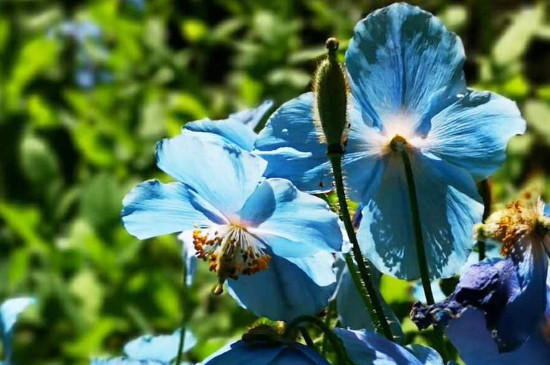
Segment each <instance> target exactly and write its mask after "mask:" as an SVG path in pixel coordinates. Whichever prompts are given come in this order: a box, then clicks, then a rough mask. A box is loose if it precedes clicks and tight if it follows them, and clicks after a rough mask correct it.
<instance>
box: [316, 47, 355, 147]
mask: <svg viewBox="0 0 550 365" xmlns="http://www.w3.org/2000/svg"><path fill="white" fill-rule="evenodd" d="M326 47H327V49H328V57H327V58H326V59H324V60H323V61H322V62H321V64H320V65H319V67H318V68H317V71H316V73H315V81H314V89H313V92H314V95H315V104H314V114H315V118H314V120H315V124H316V125H317V127H318V128H321V130H322V131H323V141H322V142H326V143H327V144H328V149H327V152H328V153H340V154H341V153H343V145H344V144H345V139H346V137H347V136H346V134H345V130H346V125H347V109H348V94H349V88H348V83H347V79H346V74H345V70H344V68H343V66H342V65H341V64H340V63H339V62H338V61H337V60H336V51H337V50H338V40H336V39H335V38H329V39H328V40H327V42H326Z"/></svg>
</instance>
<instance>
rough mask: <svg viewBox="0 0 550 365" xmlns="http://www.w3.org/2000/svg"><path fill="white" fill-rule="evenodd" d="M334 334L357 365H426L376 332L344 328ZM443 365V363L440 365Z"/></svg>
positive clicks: (335, 330) (336, 330)
mask: <svg viewBox="0 0 550 365" xmlns="http://www.w3.org/2000/svg"><path fill="white" fill-rule="evenodd" d="M334 332H335V333H336V335H337V336H338V337H339V338H340V339H341V340H342V342H343V344H344V347H345V348H346V351H347V353H348V355H349V357H350V359H351V360H352V361H353V362H354V363H355V364H356V365H421V364H424V363H423V362H421V361H420V360H418V359H417V358H416V357H415V356H414V355H413V354H412V353H411V352H409V351H408V350H407V349H405V348H404V347H401V346H399V345H398V344H396V343H395V342H391V341H389V340H387V339H385V338H383V337H381V336H379V335H377V334H376V333H374V332H368V331H352V330H345V329H342V328H335V329H334ZM435 364H436V363H434V365H435ZM442 364H443V362H441V363H440V364H438V365H442ZM430 365H431V364H430Z"/></svg>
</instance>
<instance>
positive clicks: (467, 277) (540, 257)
mask: <svg viewBox="0 0 550 365" xmlns="http://www.w3.org/2000/svg"><path fill="white" fill-rule="evenodd" d="M549 222H550V220H549V218H547V217H546V216H545V215H544V204H543V203H542V201H540V200H539V201H538V202H537V203H536V204H535V205H534V206H533V207H529V206H526V205H524V204H522V203H519V202H516V203H513V204H510V205H508V206H507V207H506V209H504V210H502V211H498V212H496V213H493V214H492V215H491V216H489V218H488V219H487V221H486V223H485V224H483V225H480V226H479V227H478V235H479V236H480V237H479V238H483V239H486V240H487V239H492V240H498V241H500V242H501V243H502V253H503V254H505V255H506V259H488V260H484V261H482V262H480V263H479V264H476V265H473V266H471V267H470V268H469V269H468V271H467V272H466V273H465V274H464V275H463V276H462V277H461V279H460V282H459V284H458V285H457V287H456V288H455V291H454V292H453V294H452V295H451V296H450V297H449V298H447V299H446V300H445V301H443V302H442V303H440V304H436V305H435V306H429V307H421V306H420V305H419V304H417V305H416V306H415V308H414V310H413V319H414V320H415V322H416V323H417V325H419V327H420V328H424V327H426V326H428V325H429V324H431V323H432V322H437V323H441V324H443V325H445V324H447V322H448V321H450V320H452V319H455V318H460V317H461V316H462V315H463V313H464V312H465V311H466V310H467V309H469V308H474V309H478V310H481V312H482V313H483V314H484V315H485V322H486V327H487V331H488V332H489V333H490V335H491V337H492V338H493V340H494V341H495V345H494V346H491V348H492V347H495V348H497V347H498V351H500V352H510V351H513V350H516V349H517V348H518V347H520V346H521V345H522V344H523V343H525V342H526V341H527V340H528V339H529V338H530V337H532V336H533V334H534V333H536V331H537V330H538V328H539V326H540V323H541V321H542V320H543V318H544V313H545V309H546V307H547V295H546V292H547V287H546V278H547V274H548V247H549V237H548V232H549V230H548V227H550V225H549Z"/></svg>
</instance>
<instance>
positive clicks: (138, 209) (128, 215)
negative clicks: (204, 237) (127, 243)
mask: <svg viewBox="0 0 550 365" xmlns="http://www.w3.org/2000/svg"><path fill="white" fill-rule="evenodd" d="M122 205H123V209H122V223H123V224H124V227H125V228H126V230H127V231H128V232H129V233H130V234H132V235H134V236H136V237H137V238H139V239H146V238H150V237H155V236H160V235H163V234H168V233H174V232H182V231H185V230H191V229H193V227H194V226H195V225H199V226H202V225H209V224H210V222H214V223H223V222H225V221H226V219H225V217H223V215H222V214H221V213H220V212H219V211H218V210H217V209H215V208H214V207H212V205H210V204H209V203H208V202H207V201H205V200H204V199H203V198H202V197H200V196H198V195H197V193H196V192H194V191H192V190H190V189H189V188H188V187H186V186H185V185H183V184H181V183H179V182H175V183H169V184H162V183H160V182H159V181H157V180H149V181H145V182H143V183H141V184H139V185H137V186H136V187H135V188H134V189H132V191H130V192H129V193H128V194H127V195H126V196H125V197H124V200H123V201H122Z"/></svg>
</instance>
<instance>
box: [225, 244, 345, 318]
mask: <svg viewBox="0 0 550 365" xmlns="http://www.w3.org/2000/svg"><path fill="white" fill-rule="evenodd" d="M333 262H334V258H333V256H332V255H331V254H330V253H328V252H322V251H321V252H318V253H317V254H315V255H313V256H310V257H305V258H289V259H284V258H282V257H279V256H273V258H272V260H271V262H270V263H269V267H268V269H267V270H265V271H261V272H259V273H256V274H254V275H251V276H242V277H240V278H239V279H238V280H229V281H228V286H229V293H230V294H231V296H232V297H233V298H235V299H236V300H237V302H239V304H240V305H241V306H242V307H244V308H246V309H248V310H250V311H252V312H253V313H254V314H256V315H257V316H258V317H267V318H269V319H271V320H272V321H286V322H290V321H292V320H293V319H295V318H297V317H299V316H302V315H313V316H315V315H317V314H319V313H320V312H321V311H322V310H323V309H324V308H325V307H326V306H327V304H328V301H329V299H330V297H331V296H332V294H333V292H334V289H335V287H336V277H335V274H334V273H333V271H332V264H333Z"/></svg>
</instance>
